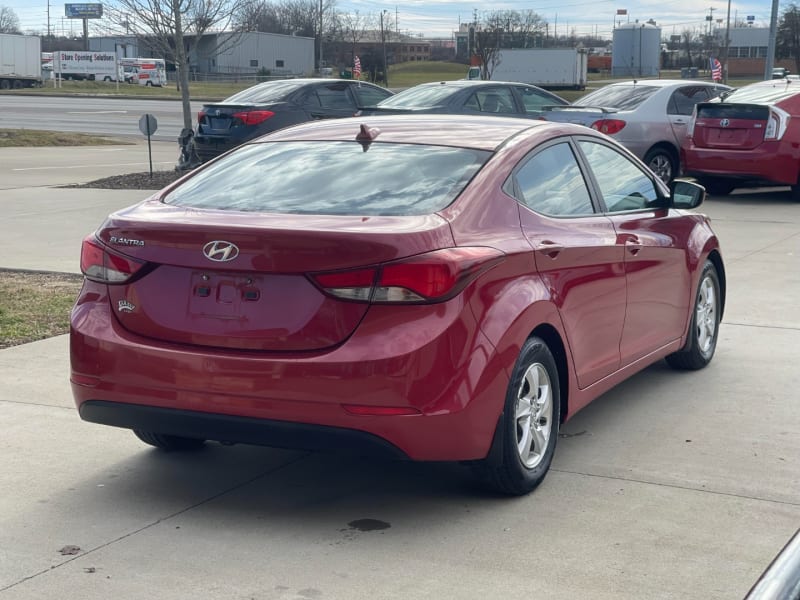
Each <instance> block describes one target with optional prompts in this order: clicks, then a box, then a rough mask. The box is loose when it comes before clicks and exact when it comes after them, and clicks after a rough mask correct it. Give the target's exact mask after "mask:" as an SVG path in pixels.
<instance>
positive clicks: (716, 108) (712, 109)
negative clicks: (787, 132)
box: [697, 103, 769, 121]
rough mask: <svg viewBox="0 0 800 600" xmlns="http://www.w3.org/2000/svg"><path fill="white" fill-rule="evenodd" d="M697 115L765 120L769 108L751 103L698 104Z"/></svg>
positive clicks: (715, 117)
mask: <svg viewBox="0 0 800 600" xmlns="http://www.w3.org/2000/svg"><path fill="white" fill-rule="evenodd" d="M697 116H698V117H702V118H706V119H750V120H754V121H766V120H767V119H768V118H769V109H768V108H767V107H766V106H758V105H752V104H750V105H748V104H745V105H741V104H723V103H716V104H700V105H698V107H697Z"/></svg>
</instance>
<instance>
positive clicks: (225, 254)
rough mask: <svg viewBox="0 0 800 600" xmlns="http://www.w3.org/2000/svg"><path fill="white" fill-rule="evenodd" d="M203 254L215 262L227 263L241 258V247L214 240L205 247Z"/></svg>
mask: <svg viewBox="0 0 800 600" xmlns="http://www.w3.org/2000/svg"><path fill="white" fill-rule="evenodd" d="M203 254H205V256H206V258H207V259H208V260H213V261H214V262H227V261H229V260H233V259H234V258H236V257H237V256H239V247H238V246H237V245H236V244H234V243H231V242H226V241H224V240H214V241H213V242H208V243H207V244H206V245H205V246H203Z"/></svg>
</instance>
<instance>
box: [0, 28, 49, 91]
mask: <svg viewBox="0 0 800 600" xmlns="http://www.w3.org/2000/svg"><path fill="white" fill-rule="evenodd" d="M41 52H42V43H41V40H40V39H39V38H38V37H37V36H35V35H16V34H12V33H0V89H4V90H8V89H12V88H13V89H19V88H23V87H34V86H39V85H41V84H42V63H41Z"/></svg>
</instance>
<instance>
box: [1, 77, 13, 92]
mask: <svg viewBox="0 0 800 600" xmlns="http://www.w3.org/2000/svg"><path fill="white" fill-rule="evenodd" d="M8 89H11V82H10V81H9V80H8V79H0V90H8Z"/></svg>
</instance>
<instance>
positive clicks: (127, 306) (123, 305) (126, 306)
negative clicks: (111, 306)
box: [117, 300, 136, 313]
mask: <svg viewBox="0 0 800 600" xmlns="http://www.w3.org/2000/svg"><path fill="white" fill-rule="evenodd" d="M135 309H136V307H135V306H134V305H133V304H131V303H130V302H128V301H127V300H120V301H119V302H117V310H118V311H119V312H126V313H131V312H133V311H134V310H135Z"/></svg>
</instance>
